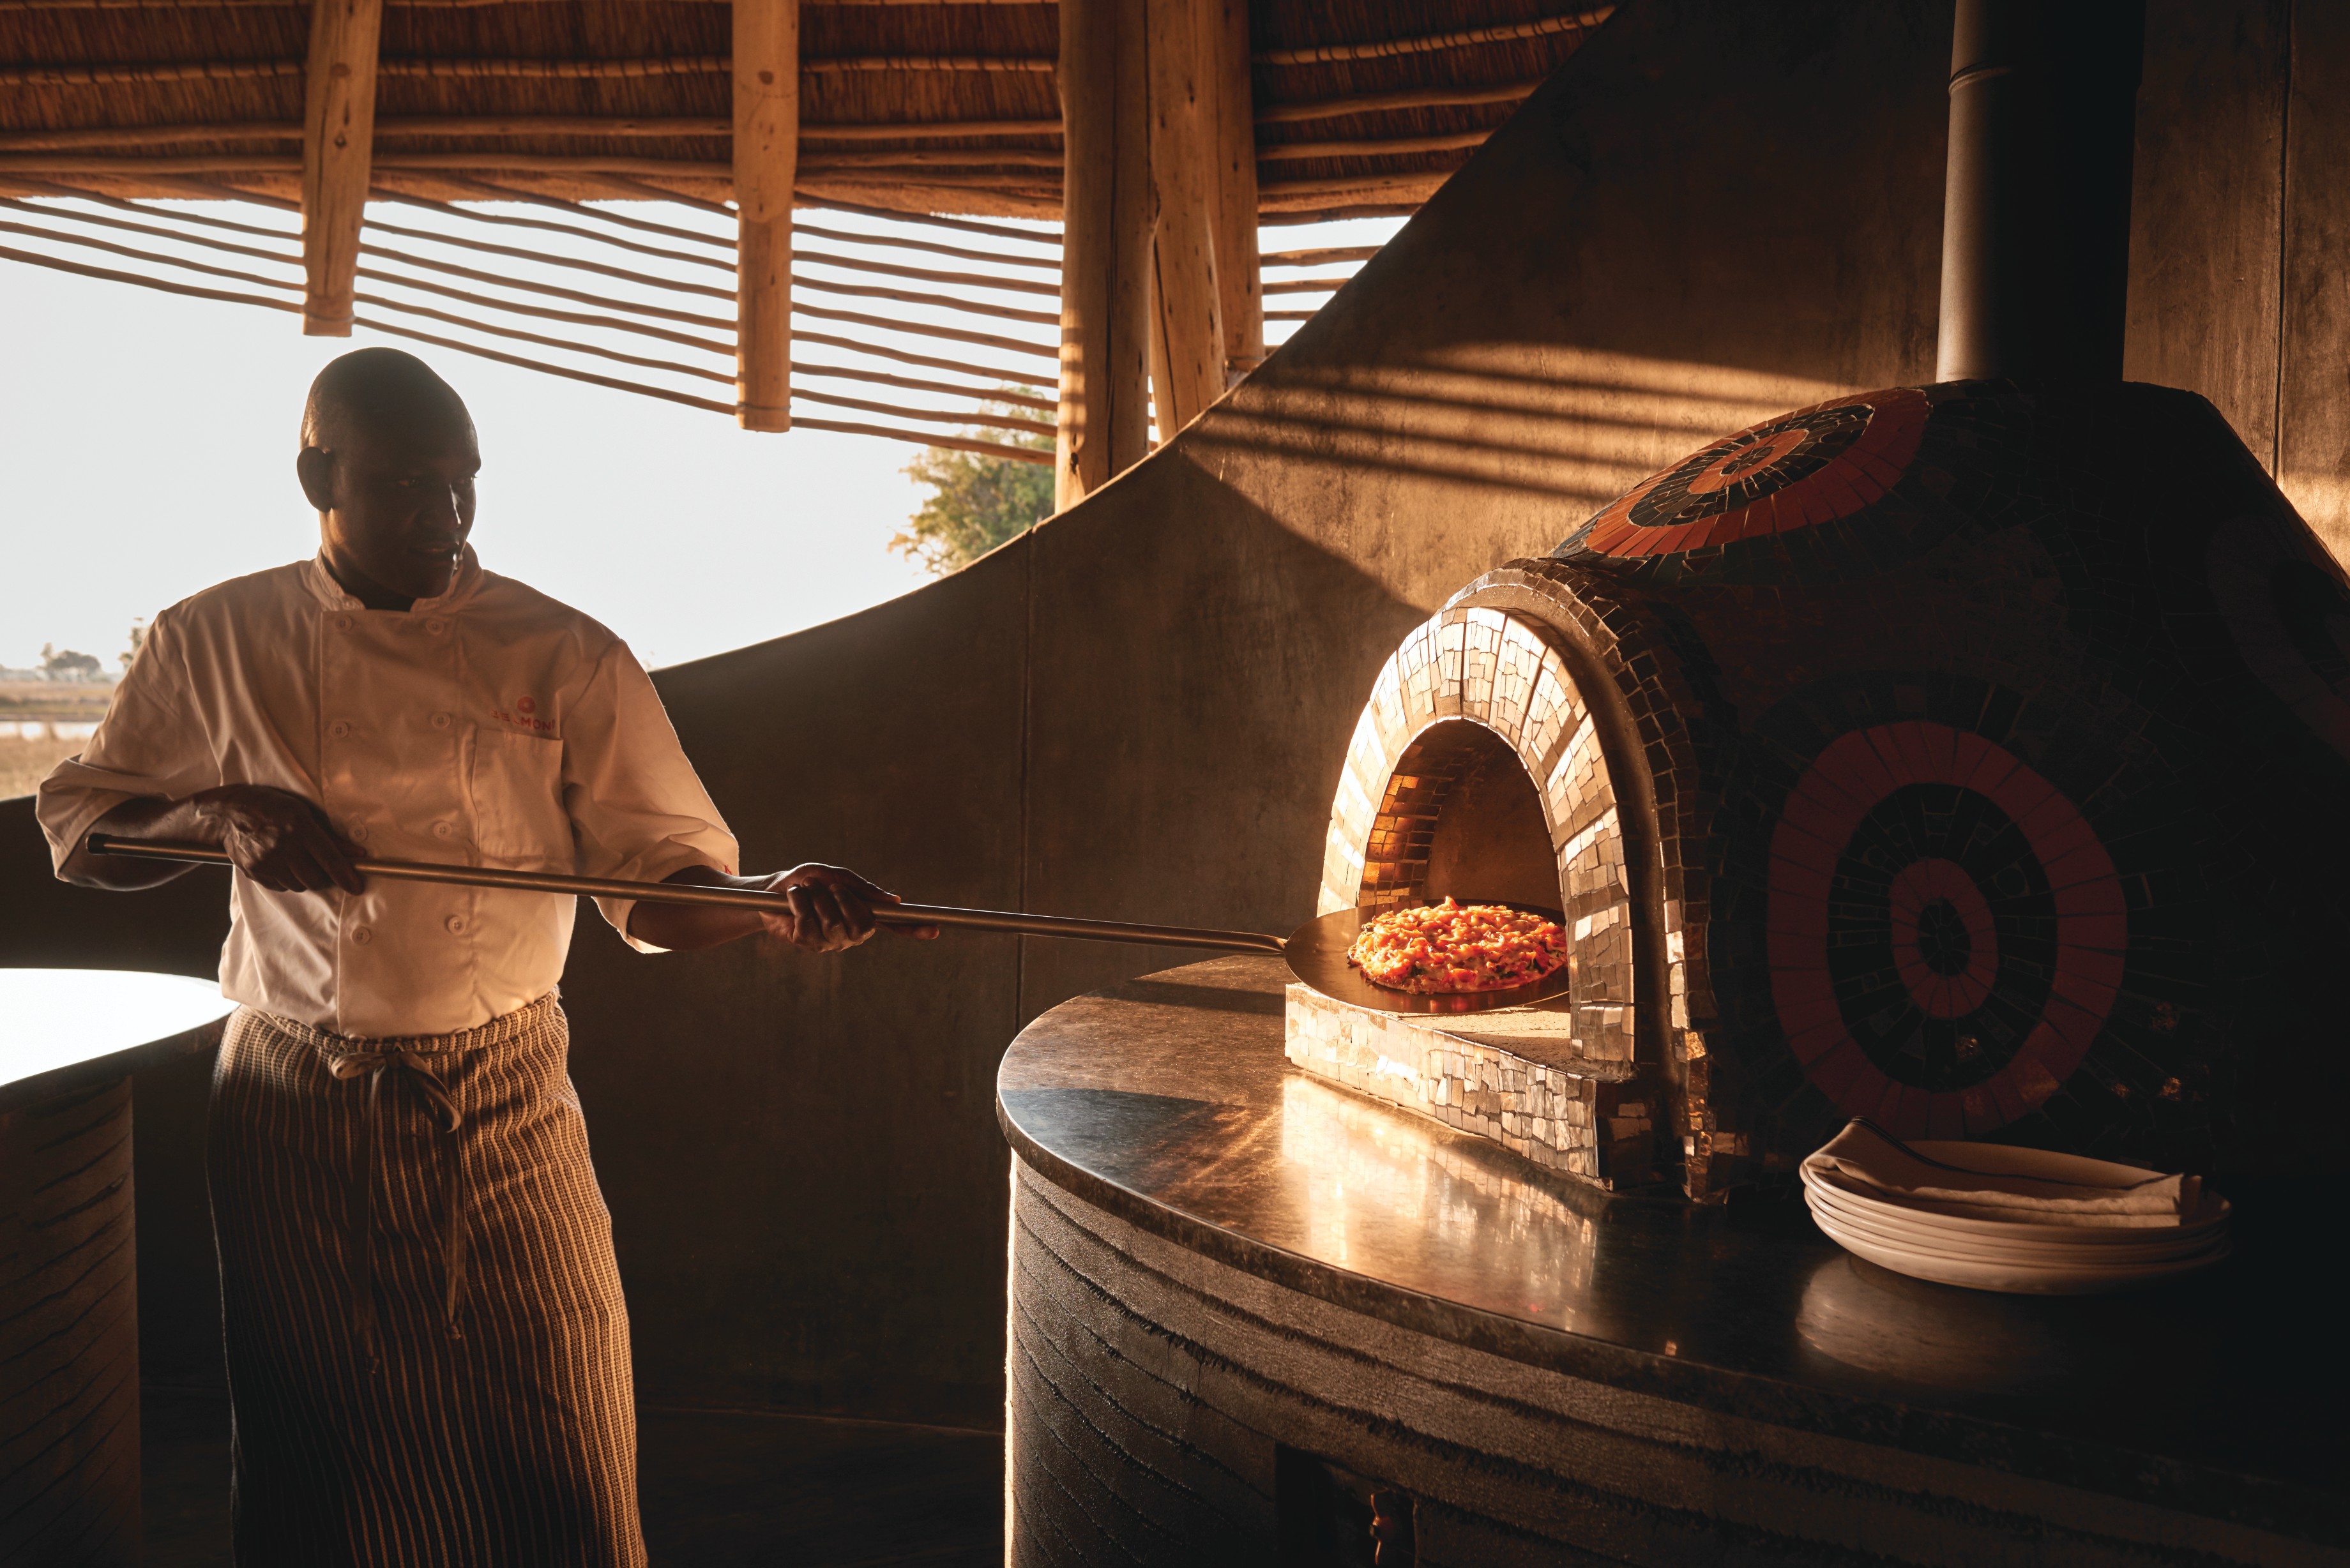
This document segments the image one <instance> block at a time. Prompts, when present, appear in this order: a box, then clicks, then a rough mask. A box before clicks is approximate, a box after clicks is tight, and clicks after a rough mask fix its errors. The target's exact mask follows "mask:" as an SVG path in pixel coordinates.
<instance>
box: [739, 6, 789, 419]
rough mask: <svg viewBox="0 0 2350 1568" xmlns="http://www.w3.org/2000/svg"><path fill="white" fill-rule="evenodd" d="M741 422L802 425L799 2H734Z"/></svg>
mask: <svg viewBox="0 0 2350 1568" xmlns="http://www.w3.org/2000/svg"><path fill="white" fill-rule="evenodd" d="M733 17H734V213H735V220H734V223H735V228H734V311H735V328H734V343H735V348H734V354H735V361H734V362H735V389H734V401H735V406H734V420H735V422H736V423H737V424H739V425H741V426H742V427H743V429H744V430H746V431H787V430H789V429H791V428H792V187H793V185H794V183H795V181H796V178H797V176H798V172H799V134H800V74H799V57H800V12H799V0H734V5H733Z"/></svg>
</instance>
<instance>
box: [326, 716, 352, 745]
mask: <svg viewBox="0 0 2350 1568" xmlns="http://www.w3.org/2000/svg"><path fill="white" fill-rule="evenodd" d="M350 732H351V722H350V721H349V720H348V719H338V720H336V721H335V722H333V723H331V724H329V725H328V726H327V733H328V734H329V735H332V736H333V737H334V738H335V739H337V740H338V741H339V740H341V739H343V738H344V737H345V736H347V735H348V734H349V733H350Z"/></svg>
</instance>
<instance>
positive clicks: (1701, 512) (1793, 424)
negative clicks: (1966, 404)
mask: <svg viewBox="0 0 2350 1568" xmlns="http://www.w3.org/2000/svg"><path fill="white" fill-rule="evenodd" d="M1928 412H1929V407H1928V403H1927V400H1926V396H1925V394H1924V393H1923V392H1920V391H1918V390H1916V389H1911V388H1898V389H1892V390H1889V391H1882V392H1870V393H1867V394H1866V395H1865V396H1862V397H1857V398H1846V399H1843V400H1838V401H1835V402H1831V403H1821V404H1819V405H1817V406H1816V407H1814V408H1809V409H1799V410H1796V411H1795V412H1794V413H1791V414H1783V415H1781V416H1780V417H1779V418H1777V419H1774V420H1771V421H1766V422H1764V423H1763V424H1759V425H1756V426H1754V427H1753V428H1752V430H1745V431H1740V432H1739V433H1738V434H1736V435H1734V436H1729V437H1725V438H1724V439H1723V440H1721V441H1715V442H1714V443H1713V444H1712V445H1711V446H1709V447H1707V448H1705V449H1704V450H1703V451H1702V452H1697V453H1695V454H1694V455H1692V456H1690V457H1689V458H1688V459H1686V460H1684V461H1683V462H1680V463H1679V464H1677V465H1676V466H1674V467H1672V468H1669V469H1667V470H1666V471H1665V472H1662V473H1659V474H1656V475H1654V476H1653V477H1651V478H1648V479H1646V480H1643V481H1641V482H1640V483H1638V484H1637V485H1635V486H1633V488H1632V489H1631V490H1630V491H1628V492H1627V493H1625V494H1624V495H1623V496H1621V497H1619V498H1618V499H1617V501H1616V502H1615V503H1614V504H1611V505H1609V506H1608V507H1607V509H1606V510H1604V511H1602V512H1601V513H1599V514H1598V515H1596V516H1595V517H1593V518H1592V519H1591V520H1590V521H1589V522H1588V523H1586V524H1584V525H1583V527H1582V528H1581V529H1579V530H1577V531H1576V533H1575V535H1574V537H1572V538H1570V539H1569V540H1568V541H1567V542H1566V544H1565V545H1562V546H1561V549H1562V551H1565V550H1572V549H1583V550H1592V551H1596V552H1597V553H1598V554H1600V555H1603V556H1621V557H1627V558H1645V557H1649V556H1670V555H1678V554H1681V553H1684V552H1687V551H1690V550H1700V549H1705V548H1708V547H1711V546H1719V545H1731V544H1735V543H1737V542H1738V541H1740V540H1742V539H1752V538H1759V537H1763V536H1765V535H1773V534H1784V533H1787V532H1789V531H1791V530H1794V529H1798V528H1809V527H1814V526H1815V525H1817V524H1822V523H1830V522H1834V521H1835V519H1837V518H1839V517H1846V516H1849V515H1851V514H1853V513H1856V512H1857V511H1859V510H1860V509H1861V508H1862V507H1864V506H1867V505H1869V504H1873V503H1875V502H1876V501H1877V500H1879V499H1880V498H1882V497H1883V496H1884V494H1885V493H1886V492H1887V491H1889V490H1890V489H1892V488H1893V486H1894V485H1895V484H1897V483H1899V482H1900V479H1901V475H1902V473H1903V472H1904V471H1905V470H1906V469H1907V468H1908V464H1909V460H1910V459H1911V458H1912V457H1914V456H1915V455H1916V454H1917V451H1918V439H1919V437H1920V436H1921V435H1922V434H1923V433H1924V431H1925V429H1926V416H1927V414H1928Z"/></svg>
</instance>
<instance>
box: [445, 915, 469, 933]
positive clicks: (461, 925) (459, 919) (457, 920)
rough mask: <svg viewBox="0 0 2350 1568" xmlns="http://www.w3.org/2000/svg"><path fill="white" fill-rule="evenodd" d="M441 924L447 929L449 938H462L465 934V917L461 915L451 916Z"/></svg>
mask: <svg viewBox="0 0 2350 1568" xmlns="http://www.w3.org/2000/svg"><path fill="white" fill-rule="evenodd" d="M441 923H442V925H444V926H446V927H448V928H449V934H450V935H451V936H457V937H462V936H463V935H464V934H465V917H464V916H463V915H452V916H450V917H449V918H448V919H445V920H443V921H442V922H441Z"/></svg>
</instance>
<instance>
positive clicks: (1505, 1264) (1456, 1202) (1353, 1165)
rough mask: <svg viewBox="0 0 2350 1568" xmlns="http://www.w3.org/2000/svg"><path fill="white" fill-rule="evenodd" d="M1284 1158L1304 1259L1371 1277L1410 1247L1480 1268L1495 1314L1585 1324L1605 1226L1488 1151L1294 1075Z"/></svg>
mask: <svg viewBox="0 0 2350 1568" xmlns="http://www.w3.org/2000/svg"><path fill="white" fill-rule="evenodd" d="M1281 1156H1282V1159H1283V1162H1284V1165H1285V1166H1286V1167H1287V1168H1289V1170H1290V1172H1291V1176H1292V1181H1291V1191H1292V1194H1293V1196H1294V1197H1295V1199H1296V1201H1297V1203H1298V1206H1299V1210H1300V1218H1301V1220H1302V1221H1303V1228H1304V1232H1305V1233H1304V1236H1303V1237H1302V1238H1300V1245H1301V1250H1303V1251H1306V1252H1308V1253H1309V1254H1311V1255H1313V1256H1315V1257H1318V1258H1321V1259H1324V1260H1325V1261H1326V1262H1332V1263H1336V1264H1337V1265H1338V1266H1339V1267H1341V1268H1347V1269H1352V1270H1356V1271H1358V1272H1367V1273H1372V1272H1382V1271H1383V1270H1384V1269H1385V1268H1386V1267H1387V1266H1388V1255H1389V1254H1390V1253H1391V1251H1392V1250H1393V1248H1394V1246H1395V1244H1396V1242H1397V1241H1398V1240H1399V1239H1403V1238H1409V1240H1410V1241H1411V1243H1412V1244H1413V1247H1414V1251H1416V1252H1418V1253H1419V1262H1423V1263H1470V1262H1474V1263H1476V1264H1478V1265H1479V1271H1480V1272H1479V1274H1478V1275H1477V1276H1476V1277H1480V1278H1481V1279H1482V1282H1484V1283H1485V1284H1487V1285H1488V1286H1489V1287H1490V1289H1491V1290H1492V1292H1494V1293H1496V1294H1495V1297H1494V1299H1493V1300H1492V1302H1491V1303H1490V1304H1491V1305H1492V1306H1493V1307H1494V1308H1496V1309H1497V1310H1501V1311H1505V1312H1510V1313H1513V1314H1526V1315H1529V1316H1533V1317H1536V1318H1539V1319H1541V1320H1542V1321H1544V1322H1545V1323H1552V1324H1557V1325H1559V1326H1561V1327H1564V1328H1569V1329H1573V1328H1575V1327H1577V1326H1579V1325H1578V1321H1577V1312H1576V1308H1577V1306H1578V1305H1579V1304H1580V1303H1582V1302H1583V1300H1584V1299H1585V1297H1586V1293H1588V1292H1589V1290H1590V1287H1591V1279H1592V1269H1593V1264H1594V1262H1595V1260H1596V1256H1597V1253H1598V1231H1597V1227H1596V1226H1595V1225H1594V1224H1593V1223H1592V1221H1591V1220H1590V1219H1589V1218H1588V1217H1587V1216H1585V1215H1582V1214H1578V1213H1577V1212H1575V1210H1574V1209H1573V1208H1571V1207H1569V1206H1568V1205H1567V1204H1566V1203H1565V1201H1563V1200H1562V1199H1560V1198H1558V1197H1557V1196H1556V1195H1555V1194H1554V1193H1552V1192H1551V1191H1549V1190H1547V1189H1544V1187H1542V1186H1540V1185H1537V1183H1536V1182H1534V1181H1533V1180H1528V1179H1522V1178H1516V1177H1513V1176H1510V1175H1508V1174H1505V1173H1503V1171H1501V1170H1499V1169H1497V1168H1495V1166H1496V1163H1497V1162H1496V1161H1495V1159H1494V1158H1493V1157H1492V1156H1491V1155H1488V1154H1486V1153H1485V1152H1484V1151H1483V1150H1481V1149H1476V1148H1471V1147H1461V1140H1460V1139H1459V1138H1458V1137H1456V1136H1455V1135H1452V1134H1450V1133H1447V1132H1446V1131H1445V1130H1444V1129H1443V1128H1441V1127H1419V1126H1418V1125H1417V1124H1414V1123H1412V1122H1409V1121H1407V1120H1405V1119H1404V1118H1401V1117H1399V1116H1395V1115H1394V1114H1393V1113H1391V1112H1388V1111H1386V1110H1384V1109H1382V1108H1380V1107H1378V1106H1372V1105H1369V1104H1367V1103H1365V1102H1364V1101H1362V1100H1359V1099H1357V1098H1356V1097H1355V1096H1352V1095H1349V1094H1347V1092H1346V1091H1345V1090H1343V1089H1336V1088H1332V1087H1329V1086H1327V1085H1323V1084H1320V1083H1317V1082H1316V1081H1315V1080H1314V1079H1311V1078H1306V1077H1303V1076H1298V1075H1291V1076H1289V1077H1287V1078H1286V1079H1284V1081H1283V1084H1282V1087H1281ZM1446 1254H1450V1256H1449V1257H1448V1256H1446ZM1481 1304H1483V1303H1481Z"/></svg>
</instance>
